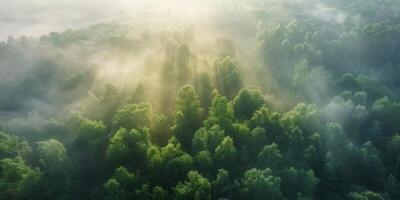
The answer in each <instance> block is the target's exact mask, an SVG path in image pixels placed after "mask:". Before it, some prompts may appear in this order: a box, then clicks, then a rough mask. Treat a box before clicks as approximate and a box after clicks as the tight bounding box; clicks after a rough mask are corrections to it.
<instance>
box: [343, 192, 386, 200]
mask: <svg viewBox="0 0 400 200" xmlns="http://www.w3.org/2000/svg"><path fill="white" fill-rule="evenodd" d="M349 198H350V199H351V200H384V198H383V197H382V196H381V195H380V194H378V193H375V192H371V191H364V192H351V193H350V194H349Z"/></svg>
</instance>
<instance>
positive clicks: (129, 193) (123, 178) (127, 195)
mask: <svg viewBox="0 0 400 200" xmlns="http://www.w3.org/2000/svg"><path fill="white" fill-rule="evenodd" d="M138 181H139V179H138V177H137V176H136V175H135V174H134V173H131V172H129V171H128V170H127V169H126V168H124V167H118V168H117V169H116V170H115V172H114V175H113V176H112V177H111V178H110V179H109V180H108V181H107V182H106V183H105V184H104V189H105V192H106V196H105V199H109V200H127V199H132V198H135V189H136V187H138Z"/></svg>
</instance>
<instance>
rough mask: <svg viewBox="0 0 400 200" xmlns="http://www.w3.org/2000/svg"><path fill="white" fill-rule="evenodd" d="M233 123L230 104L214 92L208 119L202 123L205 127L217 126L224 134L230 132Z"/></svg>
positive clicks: (233, 117) (233, 118)
mask: <svg viewBox="0 0 400 200" xmlns="http://www.w3.org/2000/svg"><path fill="white" fill-rule="evenodd" d="M234 121H235V116H234V112H233V107H232V104H230V103H229V102H228V100H227V99H226V97H224V96H221V95H220V94H218V92H216V91H214V98H213V101H212V103H211V107H210V108H209V110H208V118H207V120H205V121H204V125H205V126H206V127H208V128H209V127H212V126H213V125H219V127H221V128H222V129H223V130H225V133H227V134H229V133H231V132H232V128H233V127H232V124H233V122H234Z"/></svg>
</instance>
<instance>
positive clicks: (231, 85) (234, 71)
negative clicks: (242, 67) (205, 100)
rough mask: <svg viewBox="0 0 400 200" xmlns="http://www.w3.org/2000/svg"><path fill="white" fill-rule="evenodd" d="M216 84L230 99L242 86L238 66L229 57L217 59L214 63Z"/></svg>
mask: <svg viewBox="0 0 400 200" xmlns="http://www.w3.org/2000/svg"><path fill="white" fill-rule="evenodd" d="M215 70H216V77H217V86H218V90H219V91H221V93H222V94H224V95H225V96H226V97H227V98H228V99H232V98H233V97H234V96H235V95H236V94H237V93H238V92H239V90H240V88H241V87H242V84H243V83H242V76H241V73H240V71H239V67H238V66H237V65H236V63H235V62H234V61H233V60H232V59H231V58H229V57H225V58H222V59H220V60H217V61H216V63H215Z"/></svg>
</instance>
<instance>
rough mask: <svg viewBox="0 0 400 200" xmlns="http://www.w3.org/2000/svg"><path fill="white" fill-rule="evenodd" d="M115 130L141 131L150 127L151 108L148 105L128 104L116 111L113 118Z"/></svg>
mask: <svg viewBox="0 0 400 200" xmlns="http://www.w3.org/2000/svg"><path fill="white" fill-rule="evenodd" d="M112 124H113V127H114V128H115V129H119V128H126V129H128V130H130V129H137V130H141V129H143V128H144V127H150V125H151V106H150V104H148V103H140V104H128V105H125V106H123V107H121V108H119V109H118V110H117V112H116V113H115V115H114V117H113V123H112Z"/></svg>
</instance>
